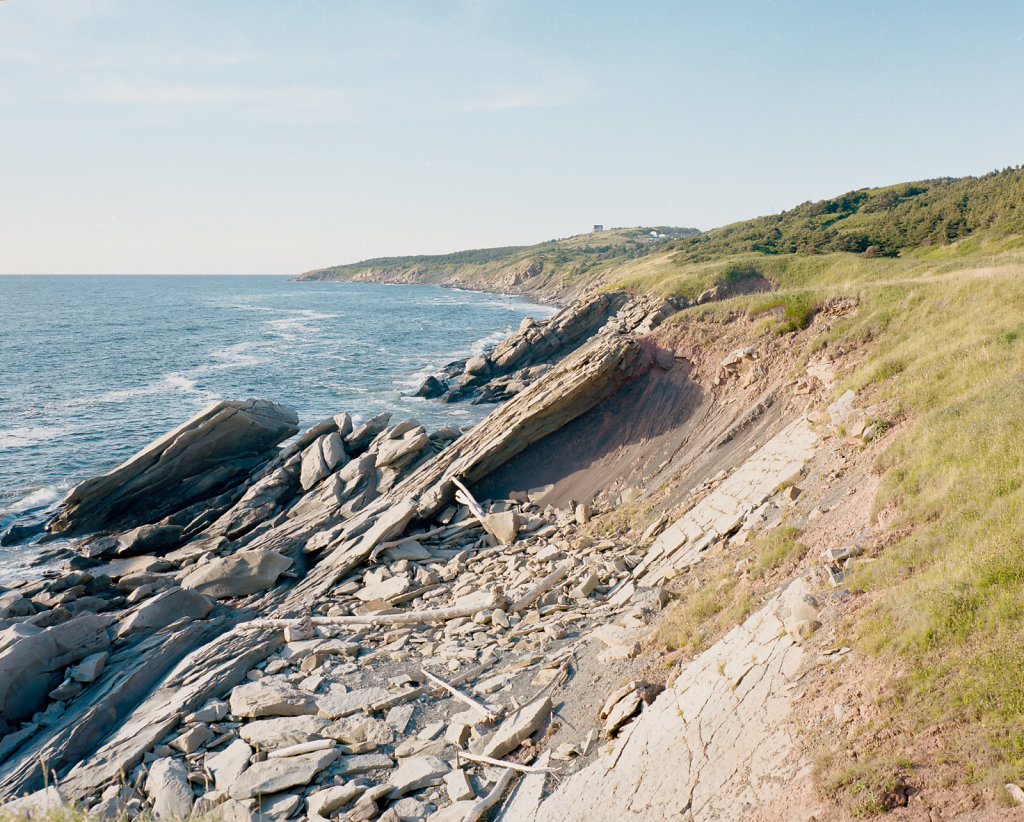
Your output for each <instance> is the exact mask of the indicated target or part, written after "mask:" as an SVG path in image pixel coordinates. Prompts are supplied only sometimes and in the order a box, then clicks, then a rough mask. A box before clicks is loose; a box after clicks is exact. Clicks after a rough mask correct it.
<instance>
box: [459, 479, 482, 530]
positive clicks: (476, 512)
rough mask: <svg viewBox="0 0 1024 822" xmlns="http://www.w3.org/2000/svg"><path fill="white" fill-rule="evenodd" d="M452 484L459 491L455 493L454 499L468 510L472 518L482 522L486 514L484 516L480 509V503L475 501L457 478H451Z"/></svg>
mask: <svg viewBox="0 0 1024 822" xmlns="http://www.w3.org/2000/svg"><path fill="white" fill-rule="evenodd" d="M452 483H453V484H454V485H455V487H456V488H458V489H459V490H458V491H456V493H455V498H456V499H457V500H458V501H459V502H461V503H462V504H463V505H466V506H467V507H468V508H469V510H470V511H472V512H473V516H474V517H476V518H477V519H478V520H480V521H481V522H483V520H484V517H485V516H486V514H484V509H483V508H481V507H480V503H479V502H477V501H476V499H475V498H474V497H473V495H472V494H471V493H470V492H469V489H468V488H467V487H466V486H465V485H463V484H462V480H460V479H459V478H458V477H452Z"/></svg>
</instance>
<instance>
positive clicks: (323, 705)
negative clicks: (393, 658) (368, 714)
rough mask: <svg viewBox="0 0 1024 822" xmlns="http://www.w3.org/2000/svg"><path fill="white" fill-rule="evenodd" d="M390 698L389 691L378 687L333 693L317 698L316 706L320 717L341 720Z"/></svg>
mask: <svg viewBox="0 0 1024 822" xmlns="http://www.w3.org/2000/svg"><path fill="white" fill-rule="evenodd" d="M390 696H391V692H390V691H389V690H387V689H386V688H379V687H376V686H374V687H370V688H359V689H358V690H355V691H349V692H348V693H341V692H340V691H331V692H329V693H326V694H324V695H323V696H318V697H316V705H317V707H318V708H319V710H320V716H325V717H327V718H328V719H341V718H342V717H343V716H348V715H349V714H354V713H358V712H359V711H362V710H364V709H365V708H368V707H369V706H371V705H374V704H376V703H377V702H382V701H383V700H385V699H387V698H388V697H390ZM310 713H314V712H313V711H311V712H310Z"/></svg>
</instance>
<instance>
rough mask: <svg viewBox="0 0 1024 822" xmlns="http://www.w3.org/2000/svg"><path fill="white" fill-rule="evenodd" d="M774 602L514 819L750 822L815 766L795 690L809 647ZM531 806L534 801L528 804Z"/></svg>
mask: <svg viewBox="0 0 1024 822" xmlns="http://www.w3.org/2000/svg"><path fill="white" fill-rule="evenodd" d="M780 603H781V600H780V599H779V598H776V599H775V600H773V601H771V602H769V603H767V604H766V605H765V606H764V607H763V608H762V609H761V610H760V611H758V612H757V613H755V614H753V615H752V616H751V617H750V618H749V619H747V621H746V622H744V623H743V624H742V625H739V626H737V627H736V628H734V629H733V630H732V631H730V632H729V633H728V634H726V635H725V637H723V638H722V639H721V640H719V642H717V643H716V644H715V645H713V646H712V647H711V648H709V649H708V650H706V651H705V652H704V653H702V654H701V655H700V656H698V657H697V658H695V659H694V660H693V661H692V662H690V663H689V664H688V665H687V666H686V667H685V668H683V670H682V671H681V673H680V674H679V676H678V677H677V678H676V680H675V681H674V682H673V684H672V685H671V686H670V687H669V688H668V689H666V690H665V691H664V692H663V693H662V694H661V695H660V696H659V697H658V698H657V699H655V700H654V702H653V703H652V704H651V705H649V706H648V707H647V708H645V710H644V712H643V713H642V714H641V715H640V717H639V719H637V720H636V721H635V722H633V723H632V724H630V725H628V726H627V727H625V728H623V729H622V730H621V731H620V733H619V736H618V738H617V740H616V741H615V743H614V748H613V750H612V751H611V753H609V754H606V755H605V756H603V757H602V758H601V759H599V760H598V761H596V762H593V763H592V764H590V765H588V766H587V767H585V768H583V769H582V770H581V771H579V772H578V773H575V774H573V775H571V776H569V777H568V778H566V779H564V780H563V781H562V782H561V783H560V784H559V786H558V788H557V789H556V790H555V791H554V792H553V793H552V794H551V795H550V796H548V797H546V798H545V799H543V800H540V794H539V793H538V794H536V795H535V796H534V797H532V802H531V801H530V799H531V798H528V797H524V800H523V802H522V803H516V802H514V803H512V804H511V805H510V806H509V808H508V810H507V812H504V813H502V814H501V815H499V817H498V818H499V819H501V820H505V821H506V822H546V820H549V819H558V820H559V822H619V820H622V819H633V818H635V819H678V818H684V817H685V818H687V819H692V820H694V822H724V821H725V820H733V819H743V818H747V817H748V816H750V815H752V812H753V811H754V810H755V809H756V808H757V807H758V806H759V805H760V804H762V803H764V802H766V801H770V800H772V799H774V798H777V797H779V796H781V795H782V794H783V792H784V791H786V790H789V789H791V787H792V785H793V784H794V780H795V779H796V778H797V775H798V774H799V773H801V772H804V771H806V770H807V769H809V766H810V763H809V762H808V761H807V755H806V752H803V751H801V750H800V749H799V747H798V729H797V728H796V727H795V724H794V723H793V722H792V721H791V710H792V706H791V702H790V700H791V696H792V691H791V690H790V688H789V687H788V686H789V685H790V684H791V682H792V681H793V680H794V678H796V677H798V676H799V675H800V670H801V660H802V658H803V653H804V652H803V650H802V649H801V648H800V646H797V645H795V644H794V643H793V641H792V640H791V639H790V638H789V637H788V636H787V635H786V633H785V632H784V631H783V629H782V622H781V621H780V620H779V619H778V617H777V616H776V615H775V614H774V613H773V612H774V610H775V609H776V608H779V607H780ZM531 804H532V807H529V806H530V805H531Z"/></svg>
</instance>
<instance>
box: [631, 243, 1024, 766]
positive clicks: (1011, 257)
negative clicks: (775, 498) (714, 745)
mask: <svg viewBox="0 0 1024 822" xmlns="http://www.w3.org/2000/svg"><path fill="white" fill-rule="evenodd" d="M1022 249H1024V242H1021V239H1020V238H1002V237H982V236H979V237H973V238H970V239H969V240H965V241H961V242H959V243H956V244H953V245H948V246H942V247H939V248H936V247H928V248H922V249H920V250H917V251H913V252H908V253H907V254H905V255H904V256H902V257H898V258H886V257H881V258H880V257H875V258H865V257H863V256H859V255H853V254H822V255H815V256H798V255H774V256H765V255H756V254H744V255H737V256H735V257H731V258H730V259H729V260H727V261H722V260H717V261H714V262H700V263H695V264H690V265H686V264H682V263H680V261H679V260H678V259H674V260H673V259H670V258H669V257H668V255H663V257H659V258H651V259H648V260H644V261H642V265H638V266H634V267H633V269H632V270H631V272H628V276H625V277H624V278H623V279H622V280H621V281H620V282H621V284H622V285H625V286H627V287H630V288H634V289H637V290H645V291H653V292H656V293H663V294H683V293H693V292H694V291H696V290H697V289H699V288H702V287H706V285H707V284H708V283H709V282H711V281H713V280H714V278H715V277H717V276H721V274H722V273H723V272H724V271H726V270H727V269H728V266H730V265H739V264H742V265H744V266H750V267H753V268H754V269H755V270H756V271H757V272H758V274H760V275H761V276H763V277H765V278H766V279H768V280H770V281H771V282H772V283H773V284H774V285H775V287H776V290H775V291H773V292H772V293H770V294H751V295H746V296H739V297H734V298H731V299H727V300H725V301H722V302H719V303H714V304H710V305H705V306H694V307H692V308H689V309H687V310H685V311H682V312H680V313H679V314H677V315H675V317H673V318H672V319H671V320H670V322H671V323H676V324H679V325H680V327H685V328H686V329H687V332H688V333H691V334H693V335H695V338H699V337H700V326H701V320H702V319H705V318H708V317H713V318H716V319H718V320H721V319H723V318H726V317H728V316H730V315H733V316H735V315H736V314H737V313H739V314H745V315H747V316H754V317H757V316H763V317H766V318H767V320H766V323H765V327H763V328H762V333H779V332H782V333H789V332H791V331H794V330H796V329H799V328H800V327H803V326H805V325H806V324H807V323H808V321H813V316H814V306H817V305H822V304H824V303H825V302H826V301H827V300H829V299H830V298H833V297H843V296H845V297H852V298H855V299H856V301H857V303H858V308H857V310H856V311H855V312H853V313H851V314H849V315H847V316H844V317H840V318H836V319H830V320H829V323H828V326H827V327H826V326H815V327H814V332H813V333H810V334H806V335H804V336H803V337H800V336H797V337H794V341H793V345H794V346H795V347H796V348H797V349H799V348H800V347H801V346H803V350H804V356H806V355H807V353H808V352H809V351H811V350H812V349H821V348H825V349H828V348H830V347H831V348H832V349H834V350H836V351H855V352H856V353H857V362H858V365H857V366H856V368H855V369H854V370H853V371H851V372H847V373H845V374H843V378H842V382H841V384H840V385H838V386H837V387H836V389H835V395H836V396H838V395H839V394H840V393H842V392H843V391H844V390H846V389H847V388H853V389H855V390H857V391H858V392H859V399H858V402H859V404H861V405H867V404H870V403H879V404H880V407H884V408H885V409H886V412H885V413H886V419H885V421H884V425H883V426H882V427H883V429H884V428H886V427H888V426H889V425H890V424H894V425H896V426H897V428H896V430H895V431H892V432H890V433H889V434H887V435H886V438H887V439H888V440H889V443H888V445H887V447H886V449H885V451H884V452H883V453H882V455H881V457H880V458H879V459H878V461H877V464H876V466H875V468H876V470H877V471H878V472H880V473H882V474H883V475H884V476H883V482H882V489H881V492H880V494H879V496H878V499H877V503H876V513H880V512H883V511H884V513H885V517H886V522H887V523H889V524H890V525H891V531H890V533H891V534H893V535H898V536H897V537H895V538H890V540H889V541H890V543H891V544H890V545H889V546H888V547H887V549H886V550H885V551H884V552H883V553H882V554H881V555H880V556H879V557H878V561H877V562H874V563H870V564H868V565H866V567H865V570H864V571H863V572H862V573H861V574H860V576H859V581H858V584H859V585H860V586H861V587H862V588H863V589H864V590H867V591H869V592H872V599H873V601H875V602H876V603H877V604H875V605H874V606H873V607H872V608H871V609H870V613H869V614H868V616H867V618H865V619H863V620H862V621H860V622H858V623H857V624H856V625H854V626H853V628H852V632H853V636H852V637H850V638H849V639H851V640H854V641H856V642H857V643H858V644H859V647H860V648H861V649H863V650H865V651H867V652H869V653H872V654H877V655H881V656H884V657H887V658H891V659H892V660H894V661H895V662H897V663H898V664H897V667H898V668H900V669H902V670H903V671H905V672H906V673H904V674H902V675H901V676H899V677H898V678H897V679H894V680H893V681H892V682H890V683H888V684H887V685H886V686H885V687H886V688H887V689H888V694H889V697H888V701H887V703H886V704H887V705H888V710H889V711H890V713H889V715H888V717H887V721H888V722H891V723H893V724H894V725H900V726H907V725H910V726H912V727H911V730H913V729H915V728H916V729H921V728H923V727H926V726H929V725H935V724H940V723H941V724H943V725H944V726H948V727H949V728H950V731H949V733H948V734H946V735H945V737H944V739H945V741H944V744H945V745H946V749H945V751H944V752H943V755H944V756H946V757H948V758H949V759H950V760H955V761H958V762H960V763H961V764H964V765H965V767H966V766H967V765H968V764H969V765H970V767H971V769H972V772H974V773H977V774H979V775H980V776H979V778H987V777H986V776H985V775H989V776H991V775H993V774H996V773H997V772H998V773H1001V774H1004V773H1007V772H1009V773H1010V774H1011V775H1013V777H1014V778H1015V779H1020V778H1022V777H1024V250H1022ZM771 312H774V313H771ZM778 550H782V549H781V547H780V548H778ZM770 555H771V551H769V552H768V553H767V554H764V556H770ZM732 593H733V589H732V588H731V587H730V584H729V583H726V584H725V586H724V587H723V588H722V589H717V588H714V587H712V588H710V589H709V588H704V589H702V590H700V591H698V592H696V593H695V594H692V595H690V597H689V598H688V600H687V601H686V603H684V604H683V605H682V606H680V610H679V611H678V612H677V613H676V614H675V615H674V616H673V618H672V622H673V623H674V627H671V628H668V629H666V633H665V636H664V637H663V640H664V641H666V642H667V643H668V644H670V645H674V646H676V647H682V648H687V649H697V648H701V647H704V646H705V645H706V637H707V636H710V635H714V634H715V633H716V632H717V631H718V630H719V629H720V628H721V627H722V626H721V624H720V623H721V622H722V618H721V615H722V614H724V613H727V612H728V610H729V608H730V606H729V603H728V598H729V596H730V595H732ZM739 610H740V611H742V608H741V609H739ZM703 620H710V621H711V629H710V630H704V629H703V628H702V627H701V624H702V621H703ZM715 626H717V627H715Z"/></svg>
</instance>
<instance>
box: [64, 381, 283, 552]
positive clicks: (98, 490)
mask: <svg viewBox="0 0 1024 822" xmlns="http://www.w3.org/2000/svg"><path fill="white" fill-rule="evenodd" d="M298 422H299V418H298V416H297V415H296V413H295V412H294V411H292V410H291V409H290V408H287V407H285V406H283V405H278V404H277V403H273V402H269V401H267V400H257V399H249V400H243V401H240V402H233V401H221V402H218V403H215V404H213V405H211V406H209V407H208V408H206V409H205V410H203V411H201V412H200V413H199V414H197V415H196V416H194V417H193V418H192V419H190V420H189V421H188V422H186V423H184V424H183V425H181V426H179V427H178V428H176V429H175V430H174V431H171V432H170V433H169V434H166V435H165V436H163V437H161V438H160V439H158V440H155V441H154V442H152V443H151V444H149V445H147V446H146V447H145V448H144V449H142V450H141V451H140V452H139V453H137V454H136V455H135V456H133V457H131V458H130V459H129V460H127V461H126V462H125V463H123V464H122V465H120V466H118V467H117V468H115V469H114V470H112V471H109V472H107V473H106V474H102V475H100V476H98V477H93V478H92V479H88V480H86V481H85V482H82V483H80V484H79V485H77V486H76V487H75V488H74V489H73V490H72V491H71V493H69V494H68V495H67V497H66V498H65V499H64V502H63V504H62V505H61V509H60V511H59V512H58V513H57V515H56V516H55V517H54V518H53V519H52V520H51V521H50V523H49V524H48V525H47V528H48V530H50V531H51V532H53V533H61V534H75V533H83V532H86V531H97V530H101V529H117V530H123V529H125V528H131V527H133V526H137V525H140V524H143V523H151V522H155V521H156V520H158V519H160V518H161V517H165V516H167V515H168V514H171V513H173V512H175V511H179V510H180V509H182V508H185V507H187V506H189V505H191V504H192V503H195V502H197V501H200V500H204V499H207V498H209V497H213V496H215V495H217V494H220V493H222V492H223V491H225V490H226V489H228V488H229V487H230V486H231V485H232V484H233V483H236V482H237V481H238V480H239V479H241V478H242V477H244V476H246V475H247V474H248V473H249V472H250V471H251V470H252V469H253V467H254V466H256V465H258V464H259V463H260V462H261V461H263V460H266V459H267V458H268V457H269V456H271V454H272V453H273V450H274V447H275V446H276V445H277V444H278V443H280V442H281V441H282V440H285V439H287V438H288V437H290V436H292V435H293V434H295V433H297V432H298V430H299V429H298Z"/></svg>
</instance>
